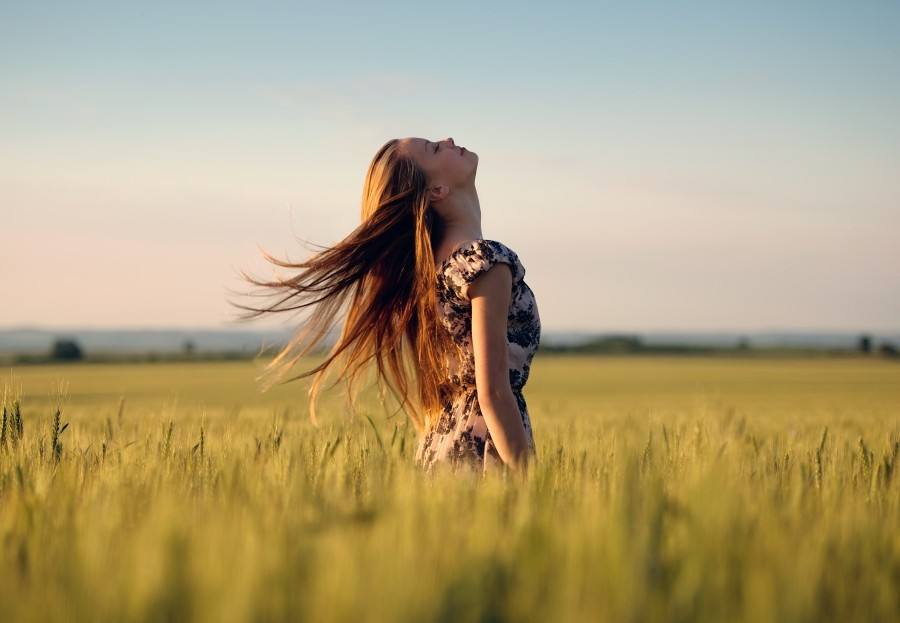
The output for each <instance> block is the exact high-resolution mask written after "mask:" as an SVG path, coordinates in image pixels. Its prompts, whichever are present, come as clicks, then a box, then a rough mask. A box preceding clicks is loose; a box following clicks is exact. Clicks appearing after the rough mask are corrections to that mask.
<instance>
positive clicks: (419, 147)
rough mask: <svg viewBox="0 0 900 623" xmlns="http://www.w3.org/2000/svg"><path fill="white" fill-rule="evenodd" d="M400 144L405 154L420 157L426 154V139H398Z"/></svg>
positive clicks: (411, 137) (409, 137) (410, 137)
mask: <svg viewBox="0 0 900 623" xmlns="http://www.w3.org/2000/svg"><path fill="white" fill-rule="evenodd" d="M400 144H401V145H403V148H404V149H405V150H406V151H407V152H409V153H411V154H415V155H420V156H421V155H423V154H425V153H426V146H427V145H428V139H425V138H420V137H418V136H408V137H406V138H403V139H400Z"/></svg>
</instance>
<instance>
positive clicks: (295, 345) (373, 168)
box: [236, 137, 541, 471]
mask: <svg viewBox="0 0 900 623" xmlns="http://www.w3.org/2000/svg"><path fill="white" fill-rule="evenodd" d="M477 168H478V155H477V154H475V153H474V152H471V151H468V150H467V149H465V148H464V147H457V146H456V145H455V143H454V142H453V139H452V138H448V139H446V140H443V141H437V142H434V141H430V140H427V139H424V138H416V137H409V138H402V139H392V140H390V141H388V142H387V143H385V144H384V145H383V146H382V147H381V148H380V149H379V150H378V152H377V153H376V154H375V157H374V158H373V159H372V162H371V164H370V165H369V168H368V171H367V173H366V178H365V183H364V186H363V196H362V223H361V224H360V225H359V226H358V227H357V228H356V229H355V230H354V231H353V232H351V233H350V234H349V235H348V236H347V237H346V238H344V239H343V240H341V241H340V242H338V243H337V244H336V245H334V246H332V247H320V249H322V250H320V251H319V252H317V253H316V254H314V255H313V257H311V258H310V259H308V260H306V261H303V262H299V263H290V262H287V261H282V260H278V259H275V258H273V257H272V256H270V255H269V254H267V253H265V252H264V256H265V257H266V259H268V260H269V261H270V262H272V263H273V264H275V265H277V266H281V267H285V268H291V269H301V270H300V272H298V273H297V274H296V275H295V276H292V277H290V278H287V279H280V278H279V279H276V280H274V281H263V280H257V279H254V278H252V277H250V276H248V275H246V273H244V274H243V275H244V278H246V279H247V280H248V281H250V282H251V283H253V284H255V285H257V286H262V287H263V288H265V291H264V292H263V293H262V295H263V296H275V298H276V300H275V301H274V302H273V303H272V304H271V305H268V306H264V307H250V306H246V305H237V304H236V305H237V306H238V307H240V308H242V309H245V310H248V312H249V313H248V314H245V315H244V316H243V318H245V319H249V318H254V317H257V316H260V315H262V314H264V313H267V312H284V311H296V310H301V309H304V308H306V307H309V306H312V305H314V304H318V305H317V307H316V308H315V310H314V311H313V313H312V314H311V315H310V317H309V318H308V320H307V321H306V322H305V323H304V324H303V325H302V326H301V328H300V329H299V330H298V331H297V333H296V334H295V335H294V336H293V338H292V339H291V340H290V342H289V343H288V344H287V345H286V346H285V347H284V348H283V349H282V350H281V352H279V353H278V355H277V356H276V357H275V358H274V359H273V360H272V361H271V362H270V363H269V364H268V366H267V367H266V372H267V373H271V374H272V375H273V376H274V377H275V378H277V379H281V378H283V377H284V375H285V373H286V372H287V371H288V370H290V369H291V368H292V367H293V365H294V364H295V363H296V362H297V361H298V360H299V359H300V358H301V357H303V356H304V355H305V354H306V353H307V352H309V351H310V350H311V349H312V348H313V347H314V346H315V344H317V343H318V342H319V341H320V340H321V339H322V337H323V336H325V335H326V334H327V332H328V331H329V329H330V328H331V327H332V326H333V324H334V322H335V320H336V318H337V316H338V312H339V311H340V309H341V307H342V305H343V303H345V302H346V301H347V299H348V297H349V299H350V300H349V306H348V309H347V314H346V322H345V323H344V326H343V328H342V331H341V336H340V339H339V340H338V341H337V343H336V344H335V345H334V347H333V348H332V350H331V352H330V353H329V355H328V357H327V358H326V359H325V361H324V362H323V363H322V364H320V365H319V366H317V367H315V368H313V369H312V370H310V371H308V372H306V373H303V374H300V375H298V376H294V377H291V378H289V379H287V381H291V380H296V379H300V378H304V377H306V376H309V375H311V374H315V375H316V376H315V379H314V382H313V384H312V387H311V388H310V392H309V394H310V417H311V419H312V420H313V422H316V415H315V401H316V396H317V394H318V391H319V386H320V383H321V381H322V378H323V374H324V373H325V372H326V371H327V369H328V368H329V366H330V365H331V364H332V363H333V362H334V361H335V360H336V359H337V358H338V357H340V356H343V357H344V358H345V361H344V365H343V368H342V370H341V374H340V376H339V378H338V380H341V379H346V380H348V381H349V383H348V388H349V389H351V390H352V386H353V381H354V380H355V378H356V376H357V374H358V373H359V371H360V370H361V369H362V367H363V364H365V363H366V362H368V361H371V360H372V359H374V360H375V362H376V364H377V372H378V375H377V379H378V382H379V387H380V388H381V389H382V391H383V385H382V381H385V382H386V383H387V384H388V386H389V387H390V389H391V391H392V392H393V393H394V395H395V396H397V397H398V399H399V400H400V408H401V409H403V408H405V409H406V412H407V414H408V415H409V417H410V419H411V420H412V421H413V424H414V425H415V427H416V430H417V431H418V433H419V438H418V444H417V447H416V454H415V461H416V464H417V465H420V466H421V467H423V468H424V469H425V470H427V471H430V470H431V469H432V468H433V467H434V466H435V465H437V464H449V465H451V466H453V467H457V466H461V465H466V466H470V467H475V468H478V469H487V467H488V466H489V465H491V464H498V465H505V466H509V467H511V468H514V469H516V470H519V471H524V470H525V468H526V467H527V465H528V464H529V462H530V460H531V459H532V458H534V457H536V450H535V444H534V437H533V433H532V428H531V421H530V418H529V415H528V409H527V405H526V403H525V398H524V396H523V394H522V388H523V387H524V385H525V382H526V381H527V380H528V373H529V369H530V366H531V360H532V358H533V356H534V353H535V351H536V350H537V348H538V343H539V341H540V329H541V325H540V318H539V315H538V310H537V305H536V302H535V298H534V294H533V292H532V291H531V289H530V288H529V287H528V285H527V284H526V283H525V281H524V280H523V277H524V275H525V267H524V266H523V265H522V263H521V261H520V260H519V258H518V256H517V255H516V253H515V252H514V251H513V250H512V249H510V248H509V247H507V246H506V245H504V244H503V243H501V242H498V241H496V240H489V239H485V238H483V237H482V232H481V208H480V205H479V202H478V194H477V192H476V190H475V173H476V170H477ZM285 382H286V381H285ZM413 384H415V386H416V390H417V391H416V392H415V393H416V394H417V401H414V400H411V399H410V392H411V389H410V387H411V385H413ZM351 394H352V391H351ZM351 400H352V397H351ZM416 402H418V405H417V404H416Z"/></svg>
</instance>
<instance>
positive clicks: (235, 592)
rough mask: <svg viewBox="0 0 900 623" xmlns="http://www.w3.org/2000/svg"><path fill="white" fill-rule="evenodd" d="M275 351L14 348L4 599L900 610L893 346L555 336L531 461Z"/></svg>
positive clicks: (258, 608) (632, 614)
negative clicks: (349, 399) (615, 346)
mask: <svg viewBox="0 0 900 623" xmlns="http://www.w3.org/2000/svg"><path fill="white" fill-rule="evenodd" d="M312 363H313V361H312V360H311V361H310V365H312ZM259 369H260V368H259V364H253V363H247V362H234V363H218V364H147V365H119V366H117V365H74V366H57V367H53V366H27V367H21V368H13V369H7V370H5V371H4V379H3V383H2V385H3V386H4V387H5V388H6V390H7V397H6V399H5V402H4V405H5V407H6V409H7V424H6V428H5V432H4V433H3V435H4V437H3V442H2V447H0V613H2V615H0V618H2V620H4V621H38V620H40V621H63V620H66V621H190V620H198V621H285V620H290V621H303V620H310V621H354V622H357V621H387V620H391V621H397V620H399V621H404V620H409V621H421V620H441V621H505V620H517V621H518V620H521V621H810V620H817V621H820V620H835V621H851V620H881V621H888V620H900V475H898V474H897V471H898V467H900V457H898V447H900V365H897V364H896V363H892V362H890V361H884V360H865V359H836V360H830V359H808V360H807V359H802V360H790V359H786V360H759V359H740V358H735V359H727V358H715V359H712V358H709V359H707V358H689V357H686V358H678V357H675V358H663V357H640V358H627V357H610V358H606V357H597V358H593V357H572V358H567V357H552V356H541V355H538V357H537V358H536V359H535V361H534V366H533V368H532V374H531V378H530V380H529V383H528V386H527V387H526V390H525V395H526V398H527V400H528V405H529V411H530V412H531V416H532V421H533V424H534V430H535V437H536V441H537V444H538V453H539V457H538V462H537V463H535V464H534V465H533V466H532V470H531V471H530V472H529V474H528V477H527V480H526V482H524V483H518V482H516V481H515V480H513V479H506V478H504V477H503V475H502V474H499V473H498V474H488V476H487V477H485V478H483V479H482V478H481V477H479V476H478V475H475V474H469V473H465V472H461V473H460V474H456V475H453V474H449V473H445V472H439V473H437V474H435V475H433V476H431V477H426V476H424V475H423V474H421V473H420V472H418V471H417V470H416V469H415V467H414V466H413V465H412V463H411V460H412V453H413V451H414V447H415V435H414V431H413V429H412V427H411V426H409V427H406V426H405V421H404V420H403V419H402V416H401V415H399V414H398V415H397V416H395V417H394V418H392V419H387V418H386V417H385V415H384V412H383V411H382V409H381V407H380V406H379V404H378V403H377V401H376V400H375V398H374V394H373V393H372V392H371V391H370V392H368V394H367V398H366V402H365V404H364V409H363V410H362V412H361V413H359V414H357V416H355V417H353V416H352V415H351V414H349V412H348V411H347V408H346V404H345V402H344V400H343V396H342V394H341V393H340V390H339V388H336V389H334V390H332V392H331V394H329V395H328V396H326V397H325V399H324V400H323V403H322V407H321V412H320V414H321V415H320V417H322V419H323V422H322V425H321V426H320V428H315V427H313V426H312V425H311V424H310V423H309V421H308V419H307V411H306V404H305V401H306V394H305V389H306V387H307V385H306V384H303V383H294V384H291V385H287V386H283V387H279V388H277V389H275V390H273V391H272V392H269V393H266V394H260V393H259V392H258V391H257V389H256V387H255V385H254V383H253V377H254V375H255V374H257V373H258V371H259ZM60 381H62V382H63V383H62V385H60ZM60 394H62V395H63V397H62V399H60ZM16 399H18V400H19V402H20V412H21V421H22V426H21V430H22V437H21V439H17V432H16V430H17V429H16V426H15V425H14V420H15V417H14V415H13V412H14V406H13V405H14V401H15V400H16ZM60 401H61V402H60ZM58 402H60V404H61V416H60V419H59V424H58V425H57V424H56V423H55V422H54V412H55V407H56V405H57V403H58ZM366 415H368V416H370V417H371V418H372V421H373V422H374V425H375V427H374V428H373V426H372V424H371V423H370V422H369V420H368V419H367V418H366V417H365V416H366ZM66 423H68V427H67V428H65V429H63V426H64V425H65V424H66ZM60 429H63V430H62V432H61V433H59V432H56V433H55V432H54V430H56V431H59V430H60ZM376 431H377V434H376ZM54 435H55V436H56V439H57V441H56V442H54Z"/></svg>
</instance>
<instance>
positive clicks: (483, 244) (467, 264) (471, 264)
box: [440, 238, 525, 293]
mask: <svg viewBox="0 0 900 623" xmlns="http://www.w3.org/2000/svg"><path fill="white" fill-rule="evenodd" d="M498 263H505V264H509V266H510V268H511V269H512V273H513V284H515V283H518V282H519V281H521V280H522V279H523V278H524V276H525V266H524V265H523V264H522V262H521V260H520V259H519V256H518V254H517V253H516V252H515V251H514V250H513V249H511V248H510V247H509V246H508V245H506V244H505V243H503V242H501V241H499V240H493V239H490V238H476V239H474V240H468V241H466V242H464V243H462V244H460V245H457V247H456V248H455V249H454V250H453V251H452V252H451V253H450V255H449V256H448V257H447V259H446V260H444V262H443V264H442V265H441V271H440V272H441V273H442V274H443V276H444V277H446V278H447V280H448V282H449V283H450V285H451V287H455V288H454V289H456V291H457V293H459V290H458V288H459V287H460V286H462V285H464V284H469V283H471V282H472V281H474V280H475V279H476V278H477V277H478V276H479V275H481V274H483V273H485V272H487V271H488V270H490V269H491V268H492V267H493V266H495V265H496V264H498Z"/></svg>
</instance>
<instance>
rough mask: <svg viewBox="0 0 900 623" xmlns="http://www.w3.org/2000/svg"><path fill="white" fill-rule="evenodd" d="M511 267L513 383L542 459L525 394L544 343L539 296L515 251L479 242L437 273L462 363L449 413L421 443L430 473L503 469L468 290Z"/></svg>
mask: <svg viewBox="0 0 900 623" xmlns="http://www.w3.org/2000/svg"><path fill="white" fill-rule="evenodd" d="M501 262H502V263H506V264H509V266H510V268H511V270H512V273H513V281H512V298H511V302H510V307H509V314H508V316H507V334H506V336H507V343H508V360H509V382H510V386H511V387H512V390H513V395H514V396H515V399H516V402H517V403H518V405H519V413H520V415H521V416H522V422H523V424H524V425H525V432H526V433H527V435H528V441H529V446H530V450H531V452H532V453H534V455H533V456H536V450H535V445H534V434H533V432H532V428H531V419H530V418H529V415H528V406H527V405H526V403H525V396H524V395H523V394H522V390H523V388H524V387H525V383H526V382H527V381H528V373H529V370H530V368H531V360H532V358H533V357H534V354H535V352H536V351H537V348H538V344H539V342H540V338H541V321H540V316H539V315H538V309H537V302H536V300H535V297H534V293H533V292H532V290H531V288H530V287H528V284H526V283H525V281H524V277H525V266H523V265H522V262H521V261H520V260H519V256H518V255H517V254H516V253H515V252H514V251H513V250H512V249H510V248H509V247H507V246H506V245H504V244H503V243H501V242H498V241H496V240H487V239H484V238H478V239H475V240H469V241H467V242H464V243H462V244H461V245H459V246H457V247H456V248H455V249H454V250H453V251H452V252H451V253H450V255H449V256H447V259H445V260H444V262H443V263H442V264H441V266H440V267H439V268H438V271H437V288H438V307H439V312H440V317H441V323H442V325H443V326H444V327H446V329H447V330H448V331H449V332H450V335H451V336H452V338H453V341H454V342H456V344H457V345H459V346H460V348H461V352H462V354H463V357H462V360H461V361H459V360H457V359H456V357H450V358H449V359H448V365H449V368H450V374H449V378H448V380H447V383H446V385H445V386H444V387H443V388H442V396H443V405H444V406H443V409H442V411H441V414H440V416H439V419H438V421H437V423H436V424H435V426H433V427H431V428H430V429H428V430H426V432H425V433H424V434H423V435H422V436H421V437H420V438H419V441H418V444H417V447H416V453H415V462H416V464H417V465H419V466H421V467H423V468H424V469H425V470H426V471H431V469H432V468H433V466H434V465H435V464H437V463H445V464H449V465H451V466H453V467H456V466H459V465H466V466H469V467H474V468H476V469H478V468H481V469H484V468H486V467H487V465H488V463H493V462H496V463H498V464H502V460H501V459H500V455H499V453H498V452H497V450H496V448H495V447H494V445H493V441H492V439H491V434H490V432H489V431H488V428H487V424H486V423H485V420H484V416H483V415H482V413H481V408H480V406H479V403H478V392H477V390H476V387H475V357H474V352H473V349H472V306H471V302H470V301H469V300H468V299H466V298H464V297H463V293H462V289H463V287H464V286H465V287H467V286H468V284H471V283H472V282H473V281H474V280H475V278H476V277H478V276H479V275H481V274H483V273H485V272H486V271H487V270H488V269H490V268H491V267H492V266H494V265H495V264H497V263H501Z"/></svg>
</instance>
